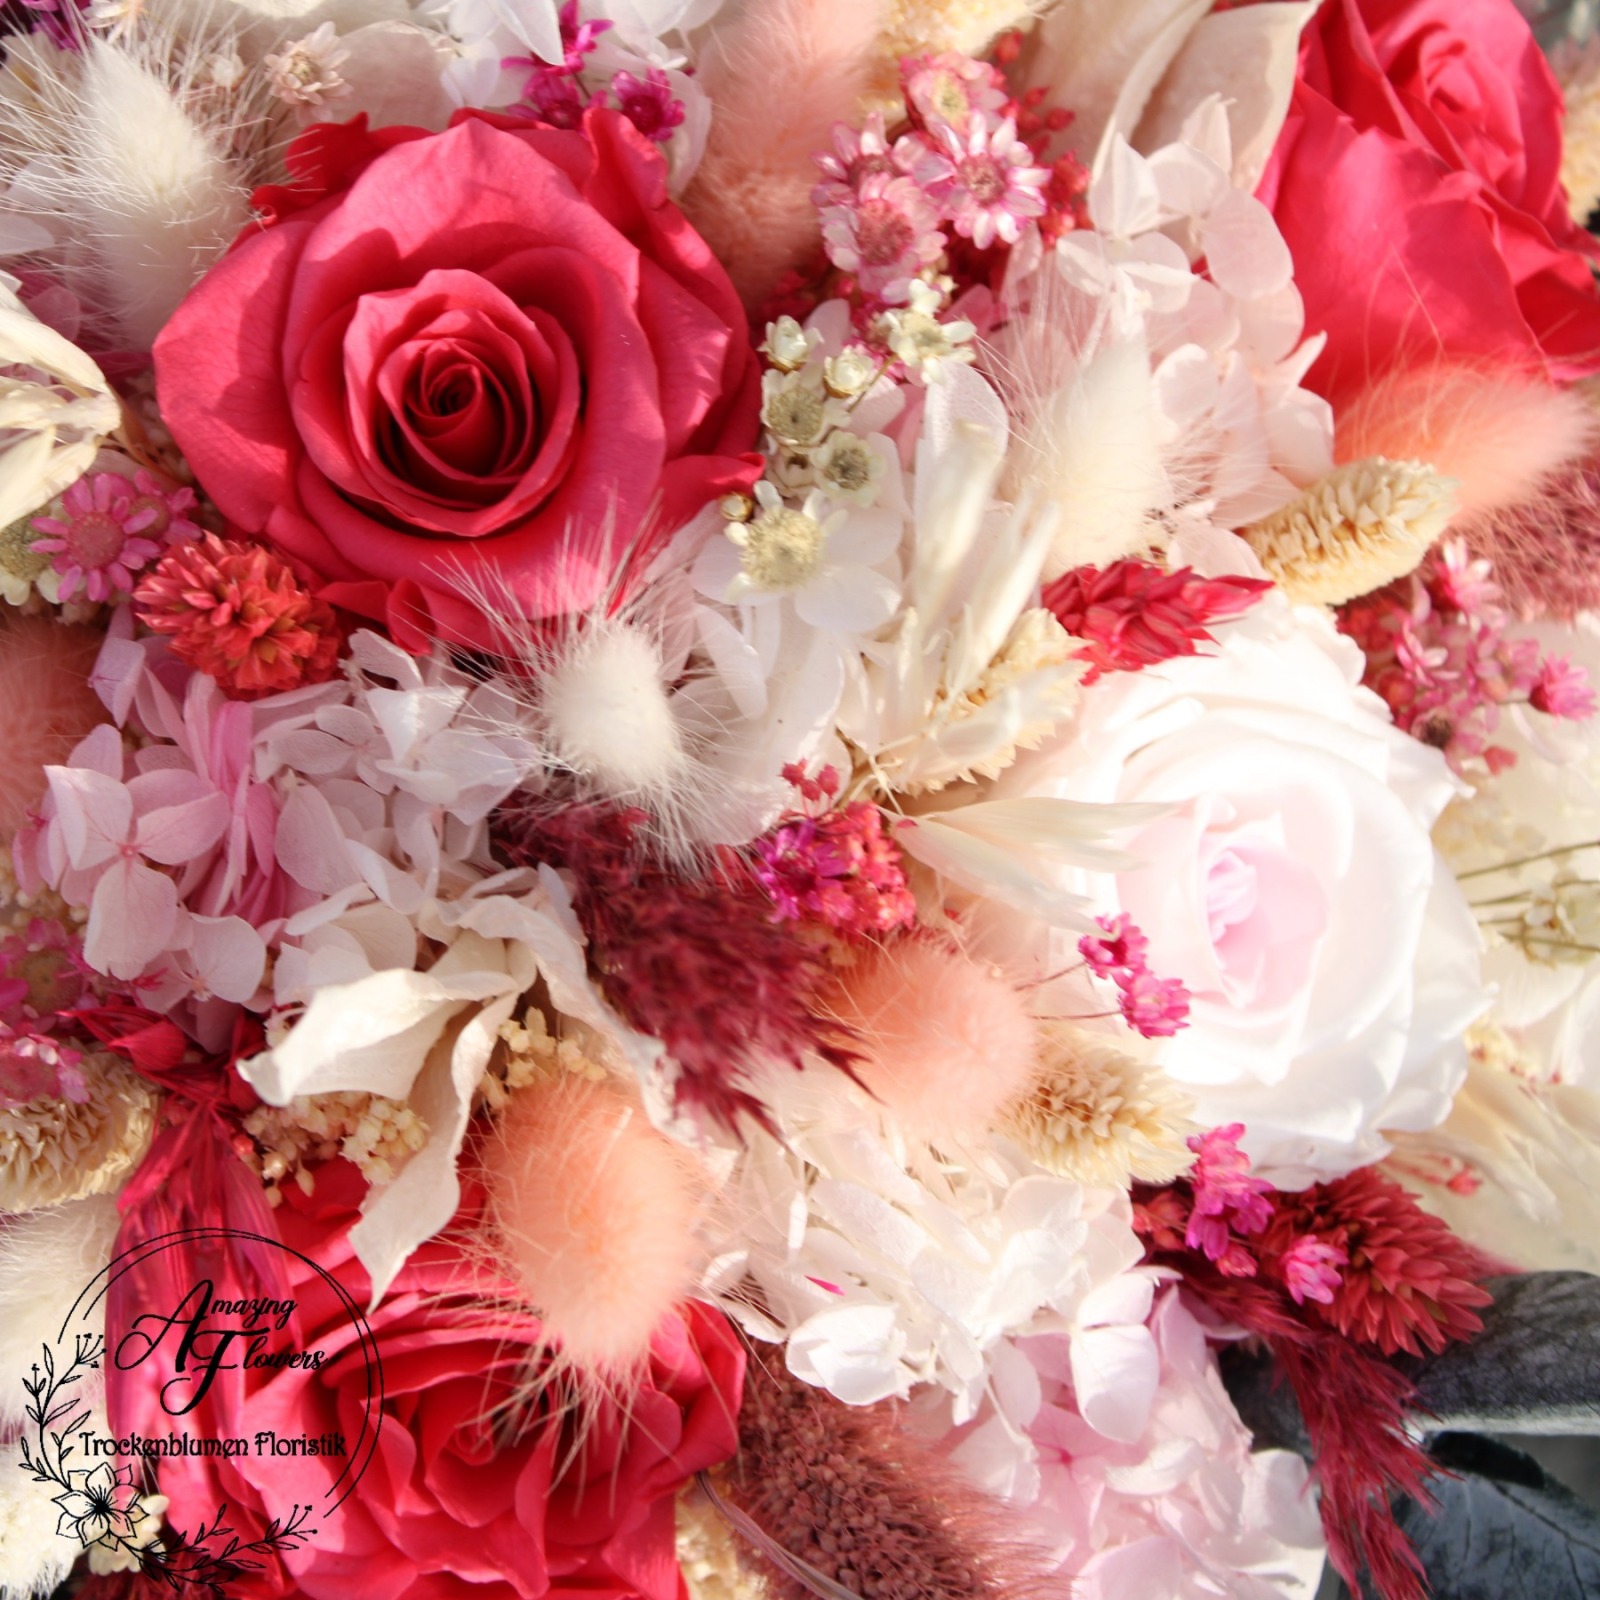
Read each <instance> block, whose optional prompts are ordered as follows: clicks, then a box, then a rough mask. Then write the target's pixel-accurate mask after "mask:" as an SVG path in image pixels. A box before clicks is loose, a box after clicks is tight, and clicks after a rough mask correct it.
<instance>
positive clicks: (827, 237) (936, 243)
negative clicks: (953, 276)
mask: <svg viewBox="0 0 1600 1600" xmlns="http://www.w3.org/2000/svg"><path fill="white" fill-rule="evenodd" d="M822 237H823V241H824V243H825V244H826V246H827V251H828V259H829V260H830V261H831V262H832V263H833V264H834V265H835V266H836V267H838V268H839V269H840V271H842V272H849V273H853V274H854V275H855V276H856V278H857V279H858V280H859V282H860V284H861V287H862V289H864V290H865V291H866V292H867V293H868V294H875V295H880V296H881V297H882V298H883V299H885V300H888V301H892V302H897V301H901V300H904V299H905V298H906V297H907V295H908V293H909V291H910V286H911V280H912V278H914V277H915V276H916V275H917V273H918V272H919V271H920V270H921V269H922V268H923V267H926V266H931V265H932V263H933V262H935V261H937V260H938V259H939V256H940V254H941V252H942V251H943V250H944V246H945V238H944V234H943V233H942V232H941V231H940V229H939V215H938V213H937V212H936V211H935V210H934V209H933V207H932V206H931V205H930V204H929V203H928V198H927V196H926V195H925V194H923V192H922V191H921V190H920V189H919V188H918V187H917V186H916V184H914V183H913V182H912V181H911V180H910V179H909V178H905V177H899V176H890V175H889V174H887V173H882V172H875V173H872V174H871V175H870V176H868V177H866V178H864V179H862V181H861V187H860V189H859V191H858V192H857V193H856V194H855V195H854V196H852V197H851V198H850V199H849V200H848V201H846V202H845V203H844V204H841V205H833V206H829V207H828V209H827V210H826V211H824V212H823V214H822Z"/></svg>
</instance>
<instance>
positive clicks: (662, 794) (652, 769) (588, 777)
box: [538, 622, 689, 807]
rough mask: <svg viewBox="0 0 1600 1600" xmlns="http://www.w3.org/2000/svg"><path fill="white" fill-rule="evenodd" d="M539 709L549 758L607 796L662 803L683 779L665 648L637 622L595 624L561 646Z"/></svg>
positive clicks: (548, 669) (683, 756)
mask: <svg viewBox="0 0 1600 1600" xmlns="http://www.w3.org/2000/svg"><path fill="white" fill-rule="evenodd" d="M538 709H539V714H540V720H541V723H542V733H543V738H544V742H545V745H546V749H547V752H548V754H549V756H550V758H551V759H552V760H553V761H554V762H555V763H557V764H558V765H560V766H561V767H564V768H566V769H567V770H568V771H570V772H571V773H572V774H573V775H574V776H575V777H577V778H578V779H579V780H580V781H581V782H583V783H584V784H585V785H586V786H589V787H592V788H593V789H595V790H596V791H598V792H599V793H601V794H603V795H604V796H606V798H608V799H612V800H621V801H627V802H630V803H638V804H641V805H645V806H649V807H655V806H659V805H661V804H662V803H664V802H665V801H667V800H668V799H669V798H670V797H671V796H673V795H674V794H675V793H676V791H677V790H678V788H679V785H680V784H681V783H682V781H683V779H684V776H685V773H686V770H687V768H688V766H689V755H688V752H687V750H686V749H685V747H684V737H683V730H682V728H681V727H680V725H679V723H678V719H677V717H676V715H675V713H674V711H673V707H672V702H671V697H670V696H669V694H668V690H667V684H666V682H665V674H664V666H663V662H662V656H661V647H660V645H659V643H658V642H657V640H656V639H655V637H654V636H653V635H652V633H651V632H650V631H649V630H647V629H645V628H643V627H641V626H639V625H638V624H636V623H629V622H597V623H595V624H593V625H591V626H588V627H585V628H584V629H583V630H582V631H581V632H577V633H575V634H574V635H573V636H572V637H571V638H570V639H569V640H567V641H566V642H565V643H564V644H562V645H560V646H558V647H557V648H556V650H555V651H554V652H552V654H551V657H550V659H549V661H548V663H547V664H546V665H545V666H544V670H543V673H542V675H541V677H540V679H539V682H538Z"/></svg>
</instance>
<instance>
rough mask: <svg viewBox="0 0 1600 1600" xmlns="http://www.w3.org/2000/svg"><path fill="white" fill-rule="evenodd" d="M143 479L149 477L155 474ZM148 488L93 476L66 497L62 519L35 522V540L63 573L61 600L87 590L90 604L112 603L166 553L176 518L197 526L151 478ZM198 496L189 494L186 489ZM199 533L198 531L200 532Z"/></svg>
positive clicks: (107, 475) (115, 476)
mask: <svg viewBox="0 0 1600 1600" xmlns="http://www.w3.org/2000/svg"><path fill="white" fill-rule="evenodd" d="M141 476H143V477H145V478H149V474H147V473H146V474H142V475H141ZM149 482H150V484H151V486H152V487H151V489H143V488H141V487H140V486H139V485H138V484H137V483H136V482H133V481H130V480H129V479H127V478H125V477H123V475H122V474H121V473H120V472H90V473H86V474H85V475H84V476H83V477H81V478H79V479H78V481H77V482H76V483H75V484H73V485H72V487H71V488H70V489H68V490H67V492H66V493H65V494H64V495H62V497H61V515H60V516H59V517H52V516H44V517H35V518H34V519H33V531H34V532H35V533H38V534H42V535H43V537H42V538H39V539H35V540H34V541H33V549H34V551H35V552H36V553H37V554H39V555H47V556H49V557H50V558H51V559H50V564H51V566H52V567H54V569H55V570H56V572H58V573H59V574H60V575H61V598H62V599H63V600H71V599H73V598H74V597H75V596H76V595H77V594H79V593H80V592H82V593H83V594H85V595H86V596H87V597H88V598H89V599H90V600H109V599H111V598H112V597H113V596H115V595H120V594H126V593H127V592H128V591H129V590H130V589H131V588H132V587H133V574H134V573H135V572H137V571H138V570H139V569H140V568H141V567H143V566H145V565H147V564H148V563H149V562H151V561H153V560H154V559H155V558H156V557H157V556H158V555H160V554H161V547H162V543H163V542H164V541H165V540H166V539H169V538H170V537H171V536H172V533H173V530H174V518H175V516H176V517H177V519H178V520H179V521H182V522H184V525H185V526H187V527H190V528H192V527H193V524H190V523H187V521H186V519H184V518H182V516H181V513H180V512H178V511H177V509H176V508H175V507H174V505H173V497H169V496H167V495H165V494H164V493H162V492H161V491H160V488H159V485H157V484H156V482H155V480H154V479H153V478H149ZM180 493H182V494H187V495H189V503H190V504H192V503H193V495H192V494H191V493H190V492H189V491H188V490H183V491H180ZM195 531H198V530H195Z"/></svg>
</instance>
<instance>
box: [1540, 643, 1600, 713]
mask: <svg viewBox="0 0 1600 1600" xmlns="http://www.w3.org/2000/svg"><path fill="white" fill-rule="evenodd" d="M1528 704H1529V705H1531V706H1532V707H1533V709H1534V710H1535V711H1543V712H1545V713H1546V714H1547V715H1548V716H1552V717H1565V718H1567V719H1568V720H1569V721H1572V722H1582V721H1583V720H1584V719H1585V718H1586V717H1592V716H1593V715H1594V711H1595V697H1594V690H1593V688H1592V687H1591V686H1590V684H1589V674H1588V673H1587V672H1586V671H1585V670H1584V669H1583V668H1582V667H1579V666H1575V665H1574V664H1573V663H1572V662H1571V661H1570V660H1568V659H1567V657H1566V656H1546V657H1545V659H1544V660H1543V661H1542V662H1540V663H1539V676H1538V679H1537V680H1536V681H1535V683H1534V685H1533V688H1532V689H1530V690H1529V691H1528Z"/></svg>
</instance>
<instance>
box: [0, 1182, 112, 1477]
mask: <svg viewBox="0 0 1600 1600" xmlns="http://www.w3.org/2000/svg"><path fill="white" fill-rule="evenodd" d="M119 1220H120V1219H119V1218H118V1215H117V1202H116V1197H115V1196H114V1195H94V1196H92V1197H91V1198H90V1199H87V1200H74V1201H72V1202H71V1203H69V1204H67V1205H62V1206H50V1207H47V1208H46V1209H45V1210H42V1211H30V1212H27V1213H25V1214H24V1215H22V1216H13V1217H8V1218H6V1220H5V1227H4V1229H3V1230H0V1433H5V1434H10V1433H14V1432H16V1430H17V1429H18V1428H20V1427H21V1426H22V1422H23V1412H24V1408H25V1407H26V1406H27V1405H28V1396H27V1394H26V1392H25V1391H24V1389H23V1387H22V1384H23V1380H24V1379H25V1378H26V1377H27V1376H28V1374H29V1372H30V1371H31V1370H32V1368H33V1364H34V1363H35V1362H36V1361H38V1360H40V1359H41V1351H42V1349H43V1347H44V1346H45V1345H47V1344H48V1345H50V1346H52V1347H53V1348H54V1347H57V1345H58V1341H59V1340H60V1335H61V1325H62V1322H63V1321H64V1320H65V1318H66V1317H67V1314H68V1313H69V1312H70V1311H71V1310H72V1303H73V1301H74V1300H75V1299H76V1298H77V1297H78V1295H79V1294H80V1293H81V1292H82V1291H83V1290H84V1289H86V1288H87V1287H88V1286H89V1284H90V1282H91V1280H92V1279H93V1278H94V1276H95V1274H96V1273H98V1272H99V1271H100V1270H101V1269H102V1268H103V1267H104V1266H105V1265H106V1263H107V1262H108V1261H109V1260H110V1259H111V1247H112V1244H113V1242H114V1241H115V1239H116V1237H117V1224H118V1221H119ZM104 1316H105V1313H104V1303H103V1302H102V1308H101V1311H100V1314H99V1318H98V1321H99V1322H100V1323H103V1322H104ZM82 1331H84V1332H87V1333H96V1332H99V1331H100V1329H99V1327H98V1326H96V1325H95V1324H94V1323H90V1322H85V1323H83V1324H82ZM61 1348H64V1349H65V1351H66V1353H67V1354H68V1355H69V1356H70V1355H71V1352H72V1341H71V1339H70V1338H69V1339H67V1340H66V1341H65V1343H64V1345H62V1346H61ZM96 1381H97V1382H98V1379H97V1380H96ZM0 1471H3V1463H0Z"/></svg>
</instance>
